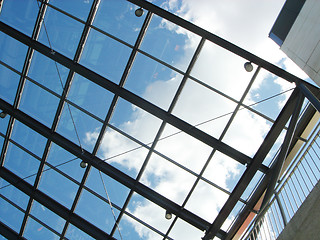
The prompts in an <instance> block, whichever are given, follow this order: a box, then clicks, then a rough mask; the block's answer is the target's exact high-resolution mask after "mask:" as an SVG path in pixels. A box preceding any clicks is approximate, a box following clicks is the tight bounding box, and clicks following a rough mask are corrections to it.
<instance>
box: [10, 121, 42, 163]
mask: <svg viewBox="0 0 320 240" xmlns="http://www.w3.org/2000/svg"><path fill="white" fill-rule="evenodd" d="M11 139H12V140H14V141H16V142H17V143H19V144H20V145H21V146H23V147H25V148H26V149H28V150H29V151H30V152H32V153H34V154H36V155H37V156H39V157H42V154H43V150H44V147H45V144H46V142H47V141H46V138H44V137H43V136H42V135H40V134H38V133H37V132H35V131H33V130H32V129H31V128H28V127H27V126H26V125H24V124H22V123H21V122H19V121H16V122H15V124H14V128H13V131H12V136H11Z"/></svg>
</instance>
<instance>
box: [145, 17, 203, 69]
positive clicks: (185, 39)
mask: <svg viewBox="0 0 320 240" xmlns="http://www.w3.org/2000/svg"><path fill="white" fill-rule="evenodd" d="M199 40H200V37H198V36H196V35H194V34H191V33H190V32H188V31H187V30H185V29H182V28H180V27H178V26H177V25H174V24H173V23H171V22H169V21H167V20H164V19H163V18H160V17H158V16H156V15H154V16H153V17H152V20H151V23H150V26H149V27H148V30H147V33H146V36H145V37H144V39H143V42H142V45H141V50H143V51H145V52H147V53H149V54H151V55H153V56H155V57H156V58H159V59H160V60H162V61H164V62H166V63H168V64H170V65H172V66H174V67H176V68H178V69H180V70H182V71H185V70H186V69H187V67H188V65H189V62H190V60H191V58H192V55H193V53H194V51H195V49H196V47H197V44H198V43H199Z"/></svg>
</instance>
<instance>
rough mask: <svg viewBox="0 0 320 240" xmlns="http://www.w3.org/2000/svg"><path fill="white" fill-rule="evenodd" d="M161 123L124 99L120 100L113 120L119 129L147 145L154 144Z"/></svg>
mask: <svg viewBox="0 0 320 240" xmlns="http://www.w3.org/2000/svg"><path fill="white" fill-rule="evenodd" d="M161 122H162V121H161V120H160V119H159V118H156V117H154V116H153V115H151V114H150V113H147V112H145V111H144V110H142V109H141V108H139V107H137V106H135V105H133V104H131V103H129V102H127V101H125V100H123V99H119V101H118V104H117V106H116V109H115V111H114V114H113V116H112V119H111V123H112V124H113V125H115V126H116V127H117V128H119V129H120V130H122V131H124V132H125V133H127V134H129V135H131V136H133V137H134V138H136V139H138V140H140V141H142V142H143V143H146V144H148V143H151V142H153V140H154V137H155V136H156V134H157V132H158V130H159V128H160V125H161Z"/></svg>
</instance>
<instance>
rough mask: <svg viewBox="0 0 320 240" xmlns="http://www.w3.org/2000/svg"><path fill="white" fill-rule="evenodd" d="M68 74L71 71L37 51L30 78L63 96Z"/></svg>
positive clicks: (34, 55) (32, 62) (31, 66)
mask: <svg viewBox="0 0 320 240" xmlns="http://www.w3.org/2000/svg"><path fill="white" fill-rule="evenodd" d="M39 66H41V67H39ZM57 68H58V70H57ZM68 73H69V69H67V68H65V67H64V66H62V65H60V64H59V63H56V62H54V61H52V60H51V59H50V58H48V57H46V56H44V55H42V54H41V53H38V52H36V51H35V52H34V54H33V58H32V61H31V65H30V70H29V73H28V76H29V77H30V78H32V79H33V80H35V81H37V82H38V83H40V84H42V85H43V86H45V87H47V88H49V89H51V90H52V91H54V92H56V93H58V94H60V95H62V91H63V87H64V84H65V81H66V79H67V76H68ZM60 80H61V81H60Z"/></svg>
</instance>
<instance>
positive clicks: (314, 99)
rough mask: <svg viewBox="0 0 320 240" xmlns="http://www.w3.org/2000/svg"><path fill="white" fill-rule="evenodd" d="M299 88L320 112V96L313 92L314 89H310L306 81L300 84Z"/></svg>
mask: <svg viewBox="0 0 320 240" xmlns="http://www.w3.org/2000/svg"><path fill="white" fill-rule="evenodd" d="M298 88H299V89H300V90H301V92H302V93H303V95H304V96H305V97H306V98H307V99H308V100H309V101H310V102H311V104H312V106H313V107H314V108H315V109H317V111H318V112H320V101H319V98H318V97H317V96H316V95H315V94H314V93H313V92H312V90H310V89H309V88H308V86H307V85H306V84H305V83H300V84H298ZM318 93H319V89H318Z"/></svg>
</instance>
